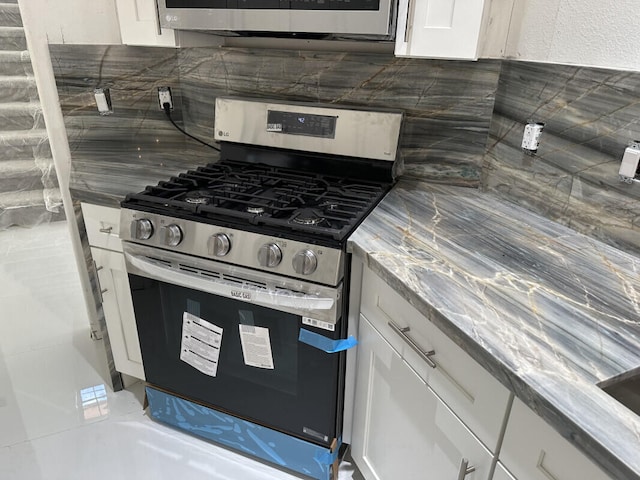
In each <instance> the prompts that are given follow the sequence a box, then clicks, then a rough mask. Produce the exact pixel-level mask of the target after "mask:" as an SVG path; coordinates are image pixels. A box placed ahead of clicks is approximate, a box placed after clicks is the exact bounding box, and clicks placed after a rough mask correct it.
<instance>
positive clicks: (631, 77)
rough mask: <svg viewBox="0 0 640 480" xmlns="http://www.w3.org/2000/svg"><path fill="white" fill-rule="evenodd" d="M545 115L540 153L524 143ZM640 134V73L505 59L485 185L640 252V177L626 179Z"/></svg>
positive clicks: (486, 165)
mask: <svg viewBox="0 0 640 480" xmlns="http://www.w3.org/2000/svg"><path fill="white" fill-rule="evenodd" d="M529 120H533V121H535V122H544V123H545V126H544V130H543V133H542V136H541V142H540V147H539V149H538V152H537V154H536V155H535V156H529V155H525V154H524V153H523V152H522V150H521V148H520V146H521V141H522V134H523V130H524V125H525V123H526V122H527V121H529ZM634 139H640V73H635V72H621V71H614V70H604V69H595V68H582V67H574V66H565V65H551V64H539V63H528V62H515V61H505V62H503V64H502V72H501V75H500V81H499V84H498V92H497V95H496V102H495V111H494V115H493V120H492V124H491V130H490V133H489V140H488V142H487V154H486V156H485V162H484V168H483V188H484V189H485V190H487V191H490V192H493V193H496V194H498V195H500V196H501V197H503V198H505V199H507V200H509V201H512V202H515V203H518V204H520V205H522V206H525V207H527V208H529V209H530V210H533V211H535V212H537V213H540V214H542V215H544V216H546V217H548V218H550V219H552V220H555V221H557V222H559V223H562V224H564V225H567V226H569V227H571V228H573V229H574V230H577V231H579V232H582V233H585V234H588V235H591V236H593V237H595V238H598V239H599V240H602V241H604V242H606V243H608V244H610V245H613V246H616V247H618V248H620V249H623V250H626V251H629V252H631V253H634V254H640V235H639V233H640V184H638V183H634V184H631V185H629V184H626V183H623V182H621V181H620V180H619V178H618V169H619V167H620V161H621V159H622V155H623V153H624V150H625V148H626V147H627V145H628V144H629V143H630V142H631V141H633V140H634Z"/></svg>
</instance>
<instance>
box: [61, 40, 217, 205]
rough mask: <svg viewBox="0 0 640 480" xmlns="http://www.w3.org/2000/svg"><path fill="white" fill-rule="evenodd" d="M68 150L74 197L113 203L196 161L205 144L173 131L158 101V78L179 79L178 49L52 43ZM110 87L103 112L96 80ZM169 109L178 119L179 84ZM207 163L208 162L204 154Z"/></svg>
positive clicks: (176, 81)
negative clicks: (109, 108) (108, 109)
mask: <svg viewBox="0 0 640 480" xmlns="http://www.w3.org/2000/svg"><path fill="white" fill-rule="evenodd" d="M50 52H51V58H52V63H53V69H54V73H55V76H56V83H57V87H58V95H59V97H60V104H61V107H62V113H63V116H64V121H65V126H66V129H67V136H68V139H69V147H70V150H71V179H70V182H71V183H70V187H71V189H72V194H73V196H74V198H79V199H81V200H82V199H91V200H94V201H95V200H96V198H95V197H99V198H100V200H101V201H102V203H107V204H113V205H114V206H116V205H117V204H118V202H119V200H121V199H122V197H124V195H126V194H127V193H130V192H137V191H140V190H142V188H144V186H146V185H149V184H155V183H157V182H158V181H159V180H166V179H167V178H168V177H169V176H171V175H174V174H176V173H178V172H181V171H184V170H186V169H188V168H193V167H195V166H197V165H199V164H201V163H203V160H201V157H202V156H203V155H208V156H210V154H209V152H203V150H204V147H200V146H198V145H197V144H196V143H195V142H192V141H190V140H188V139H186V137H185V136H184V135H183V134H182V133H180V132H178V131H177V130H176V129H175V128H174V127H173V126H172V125H171V124H170V122H169V121H168V120H167V118H166V116H165V114H164V112H163V111H161V110H160V108H159V105H158V96H157V88H158V87H159V86H165V85H172V86H178V84H179V77H178V69H177V65H178V62H177V55H178V53H177V52H178V51H177V50H176V49H170V48H151V47H128V46H85V45H51V46H50ZM97 87H100V88H109V89H110V94H111V100H112V105H113V113H112V114H110V115H105V116H103V115H100V114H99V113H98V111H97V108H96V102H95V99H94V94H93V90H94V88H97ZM173 97H174V103H175V109H174V112H173V114H172V117H173V118H174V119H175V121H177V122H179V123H181V108H180V107H181V95H180V88H174V91H173ZM205 163H206V162H205Z"/></svg>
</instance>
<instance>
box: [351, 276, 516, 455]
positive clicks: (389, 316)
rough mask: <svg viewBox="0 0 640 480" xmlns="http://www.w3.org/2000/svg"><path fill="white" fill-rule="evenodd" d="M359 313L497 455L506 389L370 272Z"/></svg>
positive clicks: (506, 402)
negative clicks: (425, 357)
mask: <svg viewBox="0 0 640 480" xmlns="http://www.w3.org/2000/svg"><path fill="white" fill-rule="evenodd" d="M360 311H361V313H362V314H364V316H365V317H366V318H367V320H369V321H370V322H371V323H372V324H373V326H374V327H375V328H376V329H377V330H378V331H379V332H380V333H382V335H383V336H384V338H385V339H386V340H387V341H388V342H389V343H390V344H391V345H392V346H393V348H395V349H396V350H397V351H398V352H399V353H400V355H401V356H402V358H404V359H405V360H406V361H407V362H408V363H409V364H410V365H411V367H412V368H413V369H414V370H415V371H416V372H417V373H418V375H419V376H420V377H421V378H422V379H423V380H424V381H425V382H426V383H427V384H428V385H429V387H431V388H432V389H433V391H434V392H435V393H436V394H437V395H438V396H439V397H440V398H441V399H442V400H443V401H444V403H445V404H446V405H447V406H448V407H449V408H451V410H453V411H454V412H455V414H456V415H457V416H458V417H459V418H460V419H461V420H462V421H463V422H464V423H465V424H466V426H467V427H468V428H469V429H470V430H471V431H473V433H474V434H475V435H476V436H478V437H479V438H480V440H482V442H484V444H485V445H487V447H488V448H489V449H491V450H493V451H495V449H496V447H497V445H498V441H499V437H500V432H501V428H502V425H503V422H504V420H505V415H506V412H507V405H508V402H509V396H510V393H509V391H508V390H507V389H506V388H505V387H504V386H503V385H502V384H500V382H498V381H497V380H496V379H495V378H494V377H493V376H492V375H491V374H490V373H489V372H487V371H486V370H485V369H484V368H482V367H481V366H480V365H479V364H478V363H477V362H476V361H475V360H474V359H473V358H471V357H470V356H469V355H468V354H467V353H466V352H465V351H464V350H462V348H460V347H459V346H458V345H456V344H455V343H454V342H453V341H452V340H450V339H449V337H447V336H446V335H445V334H444V333H443V332H442V331H441V330H440V329H439V328H438V327H436V326H435V325H434V324H433V323H431V321H430V320H429V319H427V318H425V317H424V316H423V315H422V314H421V313H420V312H419V311H418V310H416V309H415V308H414V307H413V306H411V305H410V304H409V303H408V302H407V301H406V300H405V299H404V298H402V297H401V296H400V295H399V294H398V293H396V292H395V291H394V290H393V289H392V288H391V287H390V286H389V285H387V284H386V283H385V282H384V281H383V280H382V279H381V278H380V277H378V276H377V275H376V274H375V273H373V272H372V271H371V270H370V269H368V268H365V269H364V272H363V278H362V294H361V308H360ZM416 350H419V351H422V352H423V353H422V354H420V353H417V352H416ZM425 355H426V356H428V357H427V359H424V358H423V357H424V356H425ZM358 361H359V360H358Z"/></svg>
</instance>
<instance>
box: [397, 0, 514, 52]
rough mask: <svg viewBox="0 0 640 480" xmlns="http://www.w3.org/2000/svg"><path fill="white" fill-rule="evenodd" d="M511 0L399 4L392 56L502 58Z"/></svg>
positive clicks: (428, 0)
mask: <svg viewBox="0 0 640 480" xmlns="http://www.w3.org/2000/svg"><path fill="white" fill-rule="evenodd" d="M512 9H513V0H400V3H399V5H398V22H397V30H396V46H395V54H396V56H401V57H425V58H445V59H470V60H475V59H477V58H479V57H501V56H502V55H503V54H504V51H505V45H506V39H507V33H508V30H509V23H510V21H511V11H512Z"/></svg>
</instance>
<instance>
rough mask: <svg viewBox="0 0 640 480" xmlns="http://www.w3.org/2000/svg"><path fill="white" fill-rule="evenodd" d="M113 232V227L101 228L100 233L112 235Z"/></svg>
mask: <svg viewBox="0 0 640 480" xmlns="http://www.w3.org/2000/svg"><path fill="white" fill-rule="evenodd" d="M112 231H113V227H107V228H101V229H100V233H107V234H109V233H111V232H112Z"/></svg>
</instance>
